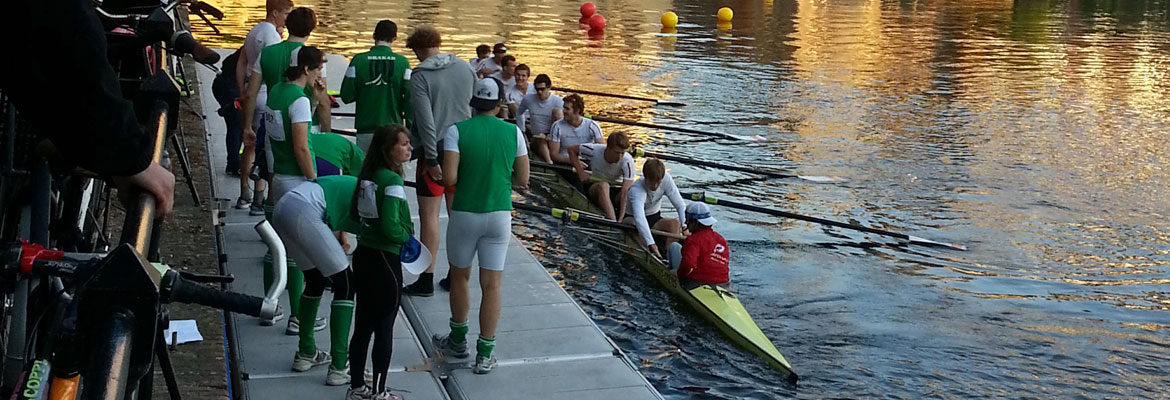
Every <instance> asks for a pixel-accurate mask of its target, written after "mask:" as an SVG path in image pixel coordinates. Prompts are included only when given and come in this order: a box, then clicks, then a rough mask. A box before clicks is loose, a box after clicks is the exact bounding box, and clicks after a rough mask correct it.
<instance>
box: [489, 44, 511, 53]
mask: <svg viewBox="0 0 1170 400" xmlns="http://www.w3.org/2000/svg"><path fill="white" fill-rule="evenodd" d="M507 52H508V46H505V45H504V44H503V43H496V45H495V46H492V53H507Z"/></svg>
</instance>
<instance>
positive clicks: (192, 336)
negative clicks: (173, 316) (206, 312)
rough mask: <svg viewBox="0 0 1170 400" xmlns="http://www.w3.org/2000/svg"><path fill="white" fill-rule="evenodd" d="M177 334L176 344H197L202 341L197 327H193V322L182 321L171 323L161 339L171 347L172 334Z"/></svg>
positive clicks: (189, 320) (188, 320)
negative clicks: (163, 338)
mask: <svg viewBox="0 0 1170 400" xmlns="http://www.w3.org/2000/svg"><path fill="white" fill-rule="evenodd" d="M172 332H175V333H178V341H179V343H178V344H183V343H191V342H199V341H202V340H203V335H200V334H199V326H198V325H195V320H193V319H184V320H178V321H171V327H170V328H167V330H165V331H163V337H165V338H166V341H167V345H168V346H173V345H175V344H174V343H171V338H172V335H174V333H172Z"/></svg>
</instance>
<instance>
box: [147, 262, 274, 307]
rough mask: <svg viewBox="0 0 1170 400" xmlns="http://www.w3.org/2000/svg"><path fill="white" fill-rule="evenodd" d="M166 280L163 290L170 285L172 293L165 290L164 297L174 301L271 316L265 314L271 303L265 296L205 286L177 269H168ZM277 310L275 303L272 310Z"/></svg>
mask: <svg viewBox="0 0 1170 400" xmlns="http://www.w3.org/2000/svg"><path fill="white" fill-rule="evenodd" d="M164 280H165V281H166V282H167V283H166V284H165V286H164V287H163V289H162V290H164V291H165V290H167V289H168V287H169V289H170V293H169V296H167V293H166V292H163V296H164V297H163V298H165V299H168V300H170V301H172V302H174V301H177V302H180V303H191V304H199V305H204V306H208V307H213V308H218V309H220V310H224V311H231V312H234V313H240V314H246V315H251V316H254V317H261V318H271V315H267V316H266V315H265V313H266V311H268V310H269V308H270V307H267V306H268V304H269V303H268V301H267V300H266V299H264V298H261V297H257V296H251V295H246V294H243V293H236V292H231V291H227V290H223V289H216V288H212V287H207V286H203V285H200V284H198V283H194V282H190V281H188V280H186V279H183V277H182V276H181V275H179V273H178V272H175V271H168V272H167V275H166V277H165V278H164ZM275 311H276V307H275V305H274V306H272V307H271V312H272V313H275Z"/></svg>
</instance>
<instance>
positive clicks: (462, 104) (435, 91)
mask: <svg viewBox="0 0 1170 400" xmlns="http://www.w3.org/2000/svg"><path fill="white" fill-rule="evenodd" d="M474 86H475V71H474V70H472V69H471V65H470V64H468V63H467V61H463V60H462V59H460V58H459V57H455V55H454V54H446V53H440V54H436V55H433V56H431V57H430V58H427V59H426V60H425V61H423V62H422V63H420V64H419V65H418V66H417V67H415V68H414V71H411V75H410V103H411V107H413V108H414V131H413V132H411V144H412V145H413V146H414V147H415V148H421V149H422V151H423V153H422V155H423V156H424V157H425V158H426V160H438V159H439V150H440V149H439V148H438V142H439V140H440V139H442V135H443V134H444V133H445V132H446V131H447V128H448V127H450V126H451V125H454V124H455V123H456V122H459V121H462V120H465V119H468V118H471V94H472V91H473V90H474V89H473V87H474ZM419 161H420V163H423V162H425V161H424V160H421V159H420V160H419ZM419 165H420V166H422V165H426V164H425V163H423V164H419Z"/></svg>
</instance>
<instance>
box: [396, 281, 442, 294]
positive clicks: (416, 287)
mask: <svg viewBox="0 0 1170 400" xmlns="http://www.w3.org/2000/svg"><path fill="white" fill-rule="evenodd" d="M402 294H405V295H407V296H415V297H431V296H434V295H435V288H434V287H433V286H431V285H426V284H423V282H419V281H414V283H412V284H409V285H406V286H405V287H403V288H402Z"/></svg>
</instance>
